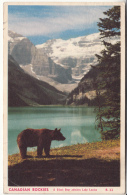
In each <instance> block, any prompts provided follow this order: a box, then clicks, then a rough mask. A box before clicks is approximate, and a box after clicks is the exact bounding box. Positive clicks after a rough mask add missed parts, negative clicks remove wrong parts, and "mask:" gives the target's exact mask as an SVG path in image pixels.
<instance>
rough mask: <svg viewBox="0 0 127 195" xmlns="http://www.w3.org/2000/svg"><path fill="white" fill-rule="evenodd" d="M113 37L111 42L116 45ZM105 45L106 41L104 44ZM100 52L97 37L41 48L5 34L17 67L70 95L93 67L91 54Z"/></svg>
mask: <svg viewBox="0 0 127 195" xmlns="http://www.w3.org/2000/svg"><path fill="white" fill-rule="evenodd" d="M118 40H119V38H117V37H114V38H113V39H112V40H111V42H112V43H113V42H116V41H118ZM106 41H107V40H106ZM102 49H104V46H103V44H102V40H101V39H100V34H99V33H95V34H91V35H88V36H82V37H77V38H71V39H68V40H62V39H52V40H48V41H47V42H46V43H44V44H41V45H36V46H35V45H33V43H31V42H30V40H29V39H28V38H26V37H24V36H22V35H20V34H17V33H15V32H13V31H9V32H8V53H9V54H10V55H12V56H13V58H14V59H15V61H17V62H18V64H19V65H20V67H21V68H22V69H24V70H25V71H26V72H27V73H28V74H30V75H32V76H34V77H36V78H37V79H39V80H43V81H45V82H48V83H49V84H50V85H53V86H55V87H56V88H57V89H58V90H61V91H66V92H70V91H71V90H73V89H74V88H75V87H76V86H77V85H78V83H79V81H80V80H81V79H82V77H83V76H84V75H85V74H86V73H87V72H88V71H89V70H90V68H91V66H90V65H96V64H97V59H96V57H95V54H99V53H100V51H101V50H102Z"/></svg>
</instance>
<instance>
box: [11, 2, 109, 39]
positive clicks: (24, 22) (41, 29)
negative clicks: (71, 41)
mask: <svg viewBox="0 0 127 195" xmlns="http://www.w3.org/2000/svg"><path fill="white" fill-rule="evenodd" d="M27 7H28V6H27ZM27 9H28V12H27ZM27 9H26V11H25V10H23V11H22V9H21V11H20V9H19V10H18V11H15V12H14V11H13V12H10V13H9V17H8V24H9V29H10V30H13V31H15V32H17V33H20V34H22V35H24V36H35V35H44V36H45V35H46V36H47V35H51V34H54V33H60V32H63V31H66V30H73V29H79V30H80V29H88V28H91V26H92V25H95V23H97V22H98V21H99V18H101V17H104V15H103V11H105V10H107V9H108V8H107V7H106V6H105V7H104V6H100V7H99V6H97V7H96V6H95V7H93V6H92V7H90V6H88V7H87V6H77V7H76V6H72V7H70V6H63V7H62V6H60V7H57V6H55V7H53V8H51V7H50V9H49V10H48V6H47V7H46V10H44V11H43V10H39V12H38V14H37V8H36V9H35V10H34V8H33V10H29V8H27ZM32 11H34V12H33V13H34V14H33V15H32V14H31V12H32Z"/></svg>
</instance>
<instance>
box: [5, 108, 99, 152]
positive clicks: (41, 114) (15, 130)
mask: <svg viewBox="0 0 127 195" xmlns="http://www.w3.org/2000/svg"><path fill="white" fill-rule="evenodd" d="M95 116H96V113H95V110H94V108H93V107H64V106H43V107H18V108H17V107H16V108H14V107H11V108H9V109H8V154H14V153H17V152H19V149H18V146H17V142H16V139H17V135H18V134H19V133H20V132H21V131H22V130H24V129H26V128H35V129H38V128H39V129H40V128H48V129H52V130H53V129H55V128H61V132H62V134H63V135H64V136H65V137H66V140H65V141H52V144H51V147H52V148H55V147H62V146H68V145H73V144H77V143H86V142H95V141H100V140H101V138H100V133H99V131H97V130H96V129H95ZM28 150H29V148H28Z"/></svg>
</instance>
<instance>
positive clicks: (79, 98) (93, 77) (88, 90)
mask: <svg viewBox="0 0 127 195" xmlns="http://www.w3.org/2000/svg"><path fill="white" fill-rule="evenodd" d="M101 80H102V78H101V77H100V76H99V70H98V68H97V66H94V67H93V66H92V69H91V70H90V71H89V72H88V73H87V74H86V75H85V76H84V77H83V78H82V79H81V81H80V82H79V84H78V87H76V88H75V89H74V90H73V91H72V92H71V93H70V94H69V95H68V98H67V100H66V104H68V105H70V104H71V105H86V106H96V105H97V104H98V99H97V94H96V90H97V86H96V84H97V81H101ZM104 92H105V89H100V95H102V94H103V93H104ZM101 101H103V97H102V98H101Z"/></svg>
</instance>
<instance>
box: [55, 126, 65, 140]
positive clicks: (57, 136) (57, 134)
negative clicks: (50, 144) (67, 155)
mask: <svg viewBox="0 0 127 195" xmlns="http://www.w3.org/2000/svg"><path fill="white" fill-rule="evenodd" d="M60 130H61V129H57V128H56V129H55V130H53V132H52V140H57V141H64V140H65V139H66V138H65V137H64V136H63V134H62V133H61V132H60Z"/></svg>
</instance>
